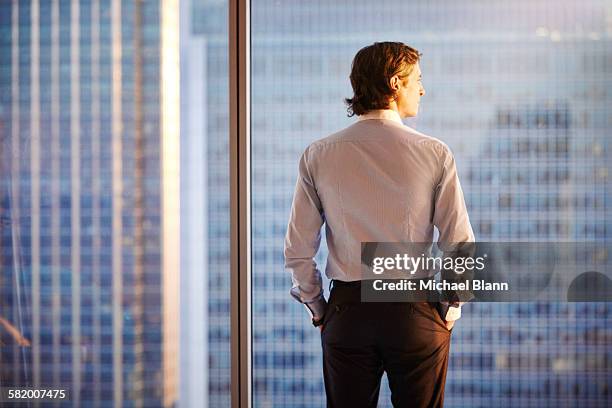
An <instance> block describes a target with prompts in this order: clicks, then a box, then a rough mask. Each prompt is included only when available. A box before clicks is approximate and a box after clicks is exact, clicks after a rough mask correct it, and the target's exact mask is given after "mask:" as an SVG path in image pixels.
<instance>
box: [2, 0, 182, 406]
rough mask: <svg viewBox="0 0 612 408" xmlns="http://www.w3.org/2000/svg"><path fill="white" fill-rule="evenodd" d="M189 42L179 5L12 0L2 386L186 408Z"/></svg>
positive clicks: (82, 401)
mask: <svg viewBox="0 0 612 408" xmlns="http://www.w3.org/2000/svg"><path fill="white" fill-rule="evenodd" d="M177 41H178V7H177V4H176V2H173V1H168V0H160V1H147V2H144V1H134V2H122V1H118V0H110V1H109V0H92V1H88V2H84V1H78V0H74V1H59V0H50V1H42V0H41V1H39V0H31V1H22V0H21V1H18V0H15V1H3V2H0V88H1V92H0V95H1V96H0V98H1V99H0V124H1V125H0V149H1V150H0V152H1V158H0V163H2V165H1V173H0V206H1V207H0V208H1V210H0V211H1V216H2V227H1V229H0V267H1V269H0V316H1V317H2V318H3V319H5V321H6V322H7V323H6V325H5V327H4V328H5V330H3V329H1V328H0V333H1V334H0V336H1V337H0V338H1V340H2V344H3V345H2V347H1V348H0V385H1V386H3V387H4V386H13V387H26V386H28V387H48V388H64V389H66V390H67V391H68V395H69V399H70V401H71V403H72V404H74V406H122V405H128V406H160V405H166V406H168V405H170V404H172V403H174V402H175V401H176V400H177V398H178V390H177V386H178V385H177V374H178V373H177V370H178V357H177V353H178V318H177V315H178V274H177V273H176V271H177V270H178V267H179V265H178V260H179V258H178V257H179V249H178V248H179V247H178V243H179V240H178V216H179V215H178V182H179V180H178V171H177V170H178V169H177V166H178V163H179V158H178V146H179V144H178V136H179V132H178V126H179V125H178V120H179V119H178V118H179V116H178V90H177V89H176V87H173V86H172V84H173V83H178V75H179V73H178V49H177V47H176V43H177ZM9 325H10V327H11V328H12V329H13V330H6V327H9ZM16 333H19V336H23V339H22V343H23V342H29V344H30V346H29V347H23V346H20V345H19V344H17V343H16V341H15V338H16V336H17V334H16Z"/></svg>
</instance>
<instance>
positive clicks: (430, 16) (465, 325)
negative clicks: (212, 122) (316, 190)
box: [251, 0, 612, 407]
mask: <svg viewBox="0 0 612 408" xmlns="http://www.w3.org/2000/svg"><path fill="white" fill-rule="evenodd" d="M251 7H252V10H251V35H252V71H251V84H252V105H251V109H252V123H251V125H252V153H253V161H252V194H253V196H252V200H253V205H252V220H253V241H252V242H253V244H252V245H253V247H252V254H253V257H252V261H253V276H252V279H253V280H252V287H253V305H252V306H253V400H254V406H256V407H271V406H283V407H302V406H323V405H324V403H325V391H324V385H323V375H322V364H321V361H322V353H321V338H320V333H319V330H318V329H315V328H313V327H312V325H311V324H310V321H309V317H308V315H307V313H306V312H305V310H304V308H303V307H302V306H301V305H299V304H298V303H297V302H295V301H294V300H293V299H292V298H291V297H290V296H289V293H288V292H289V289H290V287H291V279H290V276H289V274H288V272H286V271H285V270H284V266H283V262H284V260H283V238H284V235H285V232H286V226H287V220H288V217H289V211H290V207H291V200H292V195H293V189H294V186H295V181H296V177H297V168H298V160H299V158H300V155H301V153H302V152H303V151H304V149H305V148H306V147H307V146H308V145H309V144H310V143H311V142H313V141H315V140H317V139H320V138H323V137H325V136H328V135H330V134H332V133H333V132H335V131H338V130H340V129H342V128H343V127H346V126H347V125H349V124H351V123H353V121H354V120H355V119H352V118H348V117H347V115H346V110H345V106H344V105H343V98H346V97H350V96H352V90H351V87H350V83H349V80H348V75H349V73H350V69H351V61H352V58H353V56H354V55H355V53H356V52H357V51H358V50H359V49H360V48H362V47H364V46H366V45H370V44H372V43H373V42H375V41H402V42H404V43H406V44H408V45H411V46H413V47H415V48H417V49H418V50H419V51H421V52H422V53H423V56H422V58H421V61H420V65H421V69H422V72H423V83H424V86H425V89H426V90H427V94H426V95H425V96H424V97H423V99H422V100H421V105H420V113H419V115H418V117H416V118H414V119H409V120H405V121H404V122H405V124H407V125H408V126H410V127H412V128H415V129H417V130H419V131H421V132H423V133H425V134H428V135H432V136H435V137H437V138H439V139H441V140H443V141H444V142H446V143H447V144H448V145H449V146H450V148H451V150H452V151H453V152H454V155H455V158H456V161H457V165H458V170H459V176H460V179H461V182H462V186H463V189H464V192H465V199H466V203H467V205H468V210H469V214H470V218H471V222H472V226H473V228H474V232H475V234H476V239H477V241H500V242H501V241H511V240H526V239H528V240H551V241H554V240H570V241H573V240H601V239H609V238H610V237H612V224H611V223H610V217H609V216H607V215H606V214H607V213H606V210H605V206H604V203H605V202H606V200H610V194H611V190H610V185H611V179H610V174H609V165H608V163H609V161H610V159H611V156H612V153H611V151H610V148H609V141H610V135H609V132H608V131H607V129H608V128H609V127H610V125H611V124H612V123H611V122H610V118H612V114H611V113H612V112H611V108H612V104H611V102H612V100H611V99H612V94H610V92H607V89H609V82H608V80H607V79H606V78H607V76H609V74H610V70H611V66H612V65H611V64H610V52H609V50H610V41H609V38H608V34H607V30H608V25H609V23H608V22H607V20H606V16H609V10H607V9H606V8H605V6H604V4H603V3H602V2H599V1H562V2H553V1H538V2H531V3H520V4H518V3H513V2H507V1H490V2H481V1H462V2H449V1H444V2H435V3H432V2H426V1H412V2H405V1H379V2H368V1H351V2H346V1H341V2H323V1H315V2H306V3H301V2H294V1H271V0H253V1H252V2H251ZM373 199H375V198H373ZM323 235H324V232H323ZM315 260H316V262H317V264H318V267H319V269H320V270H322V271H324V270H325V260H326V246H325V241H324V237H323V242H322V243H321V249H320V251H319V253H318V255H317V257H316V259H315ZM600 272H602V273H603V272H605V271H600ZM323 282H324V283H323V286H324V288H325V295H326V297H327V296H328V295H329V292H328V288H327V283H328V281H327V280H326V279H325V277H324V281H323ZM611 318H612V317H611V315H610V304H608V303H588V304H586V303H585V304H566V303H545V304H542V303H528V304H517V303H513V304H510V303H504V304H487V303H480V304H468V305H466V306H465V309H464V313H463V317H462V318H461V320H460V321H459V323H457V326H456V328H455V330H454V333H453V341H452V350H451V357H450V366H449V372H448V375H447V386H446V396H445V403H446V406H450V407H452V406H457V407H459V406H492V405H496V404H502V405H504V404H505V405H509V406H510V405H511V406H524V405H534V406H544V405H546V403H547V401H558V400H559V399H560V400H562V401H563V402H562V403H567V402H568V401H571V403H572V404H578V405H585V404H586V405H589V404H595V405H596V404H602V405H605V403H606V401H609V390H608V388H607V387H608V386H607V385H606V384H605V381H601V382H600V381H593V378H597V377H598V376H599V375H600V374H601V373H602V370H610V367H609V364H608V363H601V364H595V363H593V364H591V363H587V361H601V362H603V361H607V359H606V357H605V356H606V353H607V350H609V347H610V340H609V339H610V336H609V335H610V330H609V329H608V328H607V327H609V326H610V324H609V323H610V322H609V321H610V319H611ZM604 332H605V333H606V334H605V335H602V333H604ZM596 333H599V334H596ZM591 359H592V360H591ZM582 362H584V363H582ZM602 364H603V365H602ZM379 406H381V407H390V406H391V404H390V395H389V390H388V386H387V383H386V378H383V384H382V386H381V395H380V399H379Z"/></svg>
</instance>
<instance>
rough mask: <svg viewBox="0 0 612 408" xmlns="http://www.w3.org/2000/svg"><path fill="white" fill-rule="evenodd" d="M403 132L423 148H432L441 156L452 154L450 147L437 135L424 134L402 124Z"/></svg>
mask: <svg viewBox="0 0 612 408" xmlns="http://www.w3.org/2000/svg"><path fill="white" fill-rule="evenodd" d="M404 132H406V134H407V135H409V137H410V139H411V140H412V141H413V143H415V144H417V145H419V146H422V147H423V148H424V149H427V150H432V151H433V152H434V153H436V154H437V155H440V156H441V157H447V156H452V154H453V153H452V151H451V149H450V147H448V145H447V144H446V143H444V142H443V141H442V140H440V139H438V138H437V137H434V136H430V135H426V134H425V133H422V132H419V131H417V130H414V129H412V128H410V127H408V126H404Z"/></svg>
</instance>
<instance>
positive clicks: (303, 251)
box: [284, 109, 474, 319]
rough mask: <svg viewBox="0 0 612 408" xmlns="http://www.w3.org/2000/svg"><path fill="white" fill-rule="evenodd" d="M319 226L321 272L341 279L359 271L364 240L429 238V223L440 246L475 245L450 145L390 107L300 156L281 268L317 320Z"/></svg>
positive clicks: (321, 305)
mask: <svg viewBox="0 0 612 408" xmlns="http://www.w3.org/2000/svg"><path fill="white" fill-rule="evenodd" d="M323 223H325V232H326V239H327V246H328V249H329V254H328V257H327V266H326V269H325V273H326V275H327V277H328V278H330V279H338V280H342V281H355V280H359V279H360V278H361V276H362V275H361V264H360V263H361V242H431V241H432V240H433V234H434V226H436V227H437V228H438V230H439V232H440V237H439V241H438V246H439V247H440V249H442V250H443V251H444V250H445V247H446V246H447V245H450V244H451V243H457V242H474V233H473V231H472V227H471V225H470V221H469V217H468V213H467V209H466V206H465V201H464V198H463V192H462V190H461V185H460V183H459V178H458V176H457V169H456V166H455V159H454V157H453V154H452V153H451V151H450V149H449V148H448V146H447V145H446V144H444V143H443V142H441V141H440V140H438V139H436V138H433V137H430V136H427V135H424V134H422V133H420V132H417V131H416V130H414V129H411V128H410V127H408V126H405V125H404V124H403V123H402V121H401V118H400V116H399V114H398V113H397V112H395V111H394V110H388V109H384V110H374V111H371V112H368V113H367V114H365V115H362V116H360V117H359V120H358V121H357V122H356V123H354V124H353V125H351V126H349V127H347V128H345V129H343V130H341V131H339V132H337V133H335V134H332V135H331V136H328V137H326V138H324V139H321V140H318V141H315V142H313V143H312V144H310V145H309V146H308V147H307V148H306V150H305V151H304V153H303V154H302V157H301V158H300V162H299V174H298V178H297V183H296V186H295V193H294V197H293V204H292V207H291V215H290V218H289V225H288V227H287V234H286V236H285V250H284V254H285V267H286V268H287V269H288V270H289V271H290V272H291V275H292V280H293V287H292V288H291V291H290V293H291V295H292V296H293V297H294V298H295V299H296V300H298V301H299V302H301V303H304V304H306V306H307V308H308V309H309V310H310V311H311V312H312V314H313V317H314V318H315V319H318V318H319V317H321V316H322V315H323V313H324V311H325V307H326V302H325V298H324V297H323V287H322V279H321V273H320V271H319V270H318V268H317V265H316V263H315V261H314V259H313V258H314V256H315V255H316V253H317V251H318V249H319V244H320V241H321V235H320V234H321V226H322V225H323ZM421 277H422V276H418V275H415V276H414V278H421Z"/></svg>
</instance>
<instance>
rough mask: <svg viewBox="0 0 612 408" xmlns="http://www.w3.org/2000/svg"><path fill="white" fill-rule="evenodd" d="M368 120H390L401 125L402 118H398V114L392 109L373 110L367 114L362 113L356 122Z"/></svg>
mask: <svg viewBox="0 0 612 408" xmlns="http://www.w3.org/2000/svg"><path fill="white" fill-rule="evenodd" d="M368 119H386V120H392V121H394V122H397V123H399V124H401V125H403V123H402V118H401V117H400V115H399V113H397V112H396V111H394V110H393V109H374V110H371V111H369V112H368V113H364V114H363V115H360V116H359V119H358V120H360V121H361V120H368Z"/></svg>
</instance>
